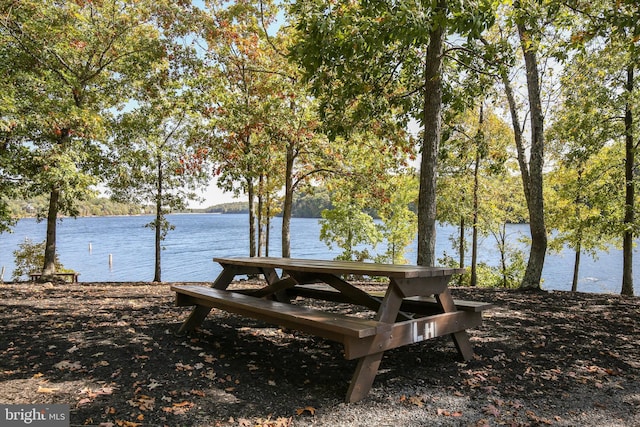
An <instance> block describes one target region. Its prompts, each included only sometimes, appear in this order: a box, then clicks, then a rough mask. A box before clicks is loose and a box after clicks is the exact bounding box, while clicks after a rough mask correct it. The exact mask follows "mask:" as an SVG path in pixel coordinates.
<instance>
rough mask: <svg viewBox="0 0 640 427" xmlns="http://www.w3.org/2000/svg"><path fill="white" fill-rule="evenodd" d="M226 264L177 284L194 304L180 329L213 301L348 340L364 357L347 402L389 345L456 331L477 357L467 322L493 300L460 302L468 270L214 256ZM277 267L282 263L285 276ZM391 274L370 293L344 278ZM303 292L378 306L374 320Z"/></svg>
mask: <svg viewBox="0 0 640 427" xmlns="http://www.w3.org/2000/svg"><path fill="white" fill-rule="evenodd" d="M214 261H216V262H218V263H220V264H221V265H222V267H223V269H222V272H221V273H220V275H219V276H218V277H217V279H216V280H215V281H214V283H213V285H212V287H206V286H196V285H173V286H172V287H171V289H172V290H173V291H175V292H176V305H178V306H194V308H193V310H192V312H191V314H190V315H189V317H188V318H187V319H186V320H185V321H184V322H183V324H182V325H181V327H180V329H179V332H180V333H185V332H188V331H191V330H193V329H195V328H197V327H199V326H200V325H201V324H202V322H203V321H204V319H205V318H206V316H207V315H208V314H209V312H210V311H211V309H212V308H217V309H221V310H225V311H228V312H232V313H236V314H240V315H242V316H246V317H250V318H255V319H259V320H263V321H266V322H269V323H273V324H277V325H280V326H283V327H286V328H291V329H296V330H300V331H303V332H306V333H309V334H313V335H317V336H320V337H323V338H326V339H329V340H332V341H336V342H339V343H342V344H343V347H344V355H345V358H346V359H349V360H351V359H358V363H357V367H356V370H355V372H354V374H353V377H352V379H351V383H350V385H349V388H348V390H347V396H346V401H347V402H355V401H358V400H360V399H362V398H363V397H365V396H366V395H367V394H368V392H369V390H370V389H371V386H372V384H373V381H374V379H375V376H376V374H377V371H378V367H379V365H380V362H381V360H382V356H383V354H384V352H385V351H386V350H390V349H393V348H397V347H401V346H404V345H409V344H413V343H417V342H421V341H424V340H427V339H431V338H435V337H439V336H443V335H450V336H451V337H452V338H453V342H454V344H455V346H456V348H457V350H458V352H459V354H460V356H461V357H462V358H463V359H464V360H469V359H471V358H472V357H473V348H472V346H471V343H470V342H469V337H468V335H467V332H466V329H469V328H473V327H477V326H479V325H481V324H482V311H483V310H486V309H488V308H490V307H491V304H487V303H480V302H475V301H455V300H454V299H453V298H452V296H451V294H450V292H449V289H448V287H447V284H448V282H449V280H450V278H451V276H452V275H453V274H460V273H462V272H464V269H456V268H439V267H421V266H409V265H391V264H374V263H363V262H351V261H328V260H308V259H296V258H269V257H242V258H214ZM277 270H281V271H282V274H281V275H279V274H278V272H277ZM252 274H262V275H263V276H264V278H265V280H266V285H265V286H264V287H262V288H259V289H239V290H233V291H230V290H227V288H228V286H229V285H230V284H231V282H232V281H233V279H234V278H235V277H236V276H239V275H252ZM352 275H357V276H370V277H374V276H378V277H386V278H388V279H389V280H388V283H387V284H386V286H387V289H386V291H385V292H384V293H368V292H366V291H364V290H362V289H360V288H359V287H358V286H356V285H354V284H352V283H349V282H348V281H347V280H345V279H344V278H343V277H350V276H352ZM298 296H302V297H309V298H316V299H322V300H327V301H340V302H347V303H350V304H353V305H358V306H364V307H367V308H369V309H370V310H372V311H373V312H375V313H376V314H375V317H374V318H373V319H366V318H361V317H356V316H352V315H345V314H337V313H329V312H325V311H321V310H317V309H312V308H309V307H305V306H302V305H298V304H292V303H291V301H292V299H293V298H296V297H298Z"/></svg>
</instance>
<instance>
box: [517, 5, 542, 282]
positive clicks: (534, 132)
mask: <svg viewBox="0 0 640 427" xmlns="http://www.w3.org/2000/svg"><path fill="white" fill-rule="evenodd" d="M513 4H514V7H516V8H519V7H520V2H518V1H514V3H513ZM517 26H518V33H519V35H520V45H521V48H522V52H523V54H524V62H525V68H526V72H527V91H528V95H529V108H530V110H531V111H530V116H531V150H530V153H529V194H528V197H527V207H528V209H529V228H530V230H531V250H530V253H529V261H528V263H527V268H526V270H525V273H524V277H523V278H522V284H521V287H522V289H527V290H538V289H540V281H541V279H542V268H543V267H544V259H545V255H546V252H547V230H546V226H545V221H544V200H543V194H542V186H543V178H542V173H543V166H544V126H543V125H544V116H543V111H542V101H541V99H540V78H539V73H538V63H537V57H536V52H535V50H534V49H532V47H531V46H530V41H531V34H530V33H529V31H528V30H527V29H526V28H525V26H524V23H523V21H522V20H518V22H517Z"/></svg>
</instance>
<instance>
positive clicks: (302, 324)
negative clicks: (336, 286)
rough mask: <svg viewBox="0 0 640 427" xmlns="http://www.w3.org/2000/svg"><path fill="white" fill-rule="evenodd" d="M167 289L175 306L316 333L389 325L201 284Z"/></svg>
mask: <svg viewBox="0 0 640 427" xmlns="http://www.w3.org/2000/svg"><path fill="white" fill-rule="evenodd" d="M171 290H173V291H175V292H176V294H177V297H176V304H177V305H179V306H184V305H198V306H207V307H215V308H220V309H223V310H225V311H229V312H233V313H238V314H242V315H245V316H247V317H252V318H255V319H260V320H265V321H269V322H272V323H276V324H282V325H283V326H288V327H290V326H292V325H293V327H295V328H296V329H301V330H313V332H314V333H317V334H318V335H320V336H327V335H329V336H330V337H331V338H335V337H343V336H348V337H352V338H364V337H368V336H372V335H375V334H377V333H380V332H382V331H386V330H388V329H389V328H390V325H387V324H385V323H381V322H377V321H375V320H369V319H361V318H358V317H354V316H346V315H342V314H336V313H327V312H324V311H319V310H313V309H311V308H308V307H301V306H297V305H291V304H286V303H280V302H277V301H270V300H265V299H259V298H255V297H252V296H247V295H243V294H240V293H236V292H230V291H221V290H217V289H212V288H207V287H204V286H195V285H174V286H172V287H171ZM191 326H193V325H191ZM322 331H325V332H326V333H322ZM340 341H342V339H340Z"/></svg>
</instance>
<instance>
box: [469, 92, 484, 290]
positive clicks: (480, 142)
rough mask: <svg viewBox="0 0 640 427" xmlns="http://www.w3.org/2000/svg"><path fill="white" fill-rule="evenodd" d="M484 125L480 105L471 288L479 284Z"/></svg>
mask: <svg viewBox="0 0 640 427" xmlns="http://www.w3.org/2000/svg"><path fill="white" fill-rule="evenodd" d="M483 124H484V106H483V104H480V116H479V118H478V133H477V138H476V144H477V146H476V161H475V168H474V170H473V236H472V240H471V283H470V285H471V286H476V285H477V284H478V221H479V219H480V218H479V211H480V202H479V198H478V192H479V188H480V177H479V174H480V160H481V158H482V153H483V151H485V150H484V141H483V140H482V139H481V138H484V136H483V133H482V126H483Z"/></svg>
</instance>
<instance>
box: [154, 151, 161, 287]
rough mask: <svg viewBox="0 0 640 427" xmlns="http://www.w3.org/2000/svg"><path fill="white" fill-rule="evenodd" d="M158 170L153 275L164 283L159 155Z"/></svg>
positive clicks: (159, 160)
mask: <svg viewBox="0 0 640 427" xmlns="http://www.w3.org/2000/svg"><path fill="white" fill-rule="evenodd" d="M156 167H157V168H158V181H157V182H156V185H157V188H156V227H155V232H156V259H155V268H154V273H153V281H154V282H160V281H162V267H161V257H162V255H161V254H162V226H163V224H162V217H163V215H162V179H163V176H162V157H161V156H160V155H158V157H157V164H156Z"/></svg>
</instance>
